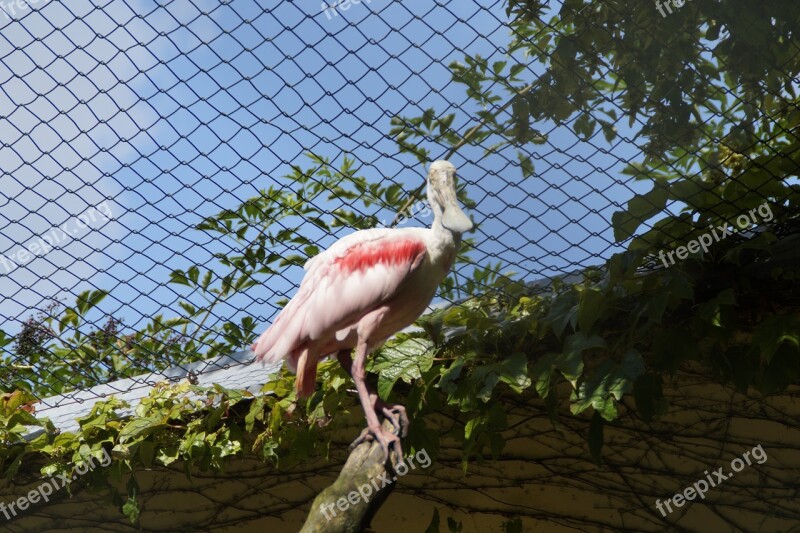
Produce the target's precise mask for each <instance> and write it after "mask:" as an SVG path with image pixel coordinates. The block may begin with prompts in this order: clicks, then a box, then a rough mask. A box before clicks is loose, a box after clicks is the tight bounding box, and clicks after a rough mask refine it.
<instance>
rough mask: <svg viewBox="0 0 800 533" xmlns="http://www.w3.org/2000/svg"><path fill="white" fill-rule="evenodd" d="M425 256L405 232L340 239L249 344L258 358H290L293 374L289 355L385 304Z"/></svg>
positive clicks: (293, 361)
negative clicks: (272, 319) (256, 338)
mask: <svg viewBox="0 0 800 533" xmlns="http://www.w3.org/2000/svg"><path fill="white" fill-rule="evenodd" d="M426 253H427V247H426V245H425V242H424V241H423V239H422V238H421V237H420V236H419V235H418V234H416V233H414V232H412V231H407V230H397V229H384V228H380V229H371V230H363V231H358V232H355V233H353V234H351V235H348V236H346V237H344V238H342V239H340V240H338V241H337V242H335V243H334V244H333V245H332V246H331V247H330V248H329V249H327V250H325V251H324V252H322V253H321V254H319V255H317V256H316V257H313V258H311V259H310V260H309V261H308V262H307V263H306V265H305V269H306V275H305V277H304V278H303V281H302V282H301V283H300V288H299V290H298V291H297V294H296V295H295V296H294V298H292V299H291V301H290V302H289V303H288V304H286V307H285V308H284V309H283V310H282V311H281V312H280V314H279V315H278V317H277V318H276V319H275V321H274V322H273V323H272V325H271V326H270V327H269V328H268V329H267V330H266V331H265V332H264V333H263V334H262V335H261V337H259V338H258V340H257V341H256V342H255V343H254V344H253V347H252V348H253V351H254V352H255V354H256V359H257V360H260V361H264V362H268V363H274V362H277V361H279V360H281V359H287V358H288V365H287V366H288V367H289V368H290V370H292V371H295V370H296V365H297V361H296V358H297V355H295V356H294V357H290V356H291V355H292V354H294V353H295V352H296V351H298V349H300V348H302V347H303V346H304V345H306V344H307V343H308V342H309V341H315V340H319V339H322V338H323V337H325V336H330V335H332V334H333V333H335V332H336V331H338V330H339V329H342V328H345V327H347V326H350V325H351V324H353V323H354V322H356V321H358V320H359V319H360V318H361V317H362V316H364V315H365V314H366V313H368V312H369V311H372V310H373V309H376V308H377V307H379V306H380V305H381V304H382V303H383V302H385V301H387V300H389V299H390V298H391V297H392V296H393V295H395V294H396V292H397V290H398V288H400V286H401V285H402V283H403V281H404V280H406V279H407V278H408V276H409V274H411V273H412V272H413V271H414V270H415V269H416V268H417V267H418V266H419V265H420V264H421V263H422V259H423V258H424V257H425V254H426ZM321 355H327V354H321Z"/></svg>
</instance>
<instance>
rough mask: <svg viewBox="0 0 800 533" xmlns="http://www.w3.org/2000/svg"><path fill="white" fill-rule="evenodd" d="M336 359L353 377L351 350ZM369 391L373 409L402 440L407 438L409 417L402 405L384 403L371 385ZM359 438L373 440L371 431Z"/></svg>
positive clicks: (363, 433) (343, 352) (343, 351)
mask: <svg viewBox="0 0 800 533" xmlns="http://www.w3.org/2000/svg"><path fill="white" fill-rule="evenodd" d="M336 358H337V359H338V360H339V363H340V364H341V365H342V367H344V369H345V370H346V371H347V373H348V374H349V375H350V377H353V372H352V366H353V359H352V357H350V350H340V351H339V352H338V353H337V354H336ZM367 390H368V391H369V399H370V404H371V405H372V409H373V410H374V411H375V412H380V413H381V414H383V416H385V417H386V418H387V419H388V420H389V421H390V422H391V423H392V426H394V429H395V433H396V434H397V435H400V438H401V439H404V438H406V436H407V435H408V415H407V414H406V408H405V407H403V406H402V405H400V404H394V403H386V402H384V401H383V400H381V399H380V397H379V396H378V393H377V392H375V391H374V390H372V388H371V387H370V386H369V384H367ZM359 438H360V439H361V441H360V442H363V441H364V440H367V439H370V438H372V435H371V434H370V433H369V429H365V430H364V432H362V434H361V437H359Z"/></svg>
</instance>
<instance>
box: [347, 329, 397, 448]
mask: <svg viewBox="0 0 800 533" xmlns="http://www.w3.org/2000/svg"><path fill="white" fill-rule="evenodd" d="M368 352H369V349H368V345H367V341H365V340H361V339H359V341H358V346H356V357H355V359H353V366H352V367H351V374H350V375H351V376H353V381H354V382H355V384H356V390H357V391H358V399H359V400H360V401H361V407H362V409H364V415H366V417H367V430H368V432H369V433H371V434H372V436H373V437H374V438H375V440H377V441H378V443H379V444H380V445H381V448H383V455H384V458H383V460H384V461H386V460H388V459H389V445H391V446H392V448H393V449H394V451H395V453H396V454H397V459H398V460H400V461H402V459H403V449H402V446H401V444H400V437H398V436H397V435H395V434H394V433H390V432H387V431H384V430H383V428H382V427H381V423H380V421H379V420H378V414H377V412H376V409H375V403H376V402H377V400H378V398H377V395H374V393H373V394H370V391H369V390H368V389H367V383H366V380H365V379H364V378H365V372H364V364H365V362H366V359H367V353H368ZM365 438H366V437H365V433H362V434H361V436H360V437H359V438H358V439H356V440H355V442H354V443H353V444H354V445H356V446H357V445H358V444H360V443H361V442H363V441H364V440H365Z"/></svg>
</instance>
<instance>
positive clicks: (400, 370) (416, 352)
mask: <svg viewBox="0 0 800 533" xmlns="http://www.w3.org/2000/svg"><path fill="white" fill-rule="evenodd" d="M432 365H433V343H432V342H431V341H430V340H428V339H408V340H406V341H403V342H401V343H400V344H397V345H394V346H390V347H387V348H384V349H383V350H381V351H380V353H379V354H378V356H377V357H376V358H375V360H374V363H373V365H372V368H371V370H372V371H373V372H377V373H378V394H379V395H380V397H381V398H383V399H387V398H388V397H389V394H390V393H391V392H392V389H393V388H394V385H395V383H397V380H398V379H402V380H403V381H405V382H406V383H409V384H410V383H411V382H412V381H413V380H415V379H419V378H420V377H421V375H422V372H427V371H428V370H429V369H430V368H431V366H432Z"/></svg>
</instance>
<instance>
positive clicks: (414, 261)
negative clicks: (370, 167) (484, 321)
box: [252, 161, 472, 459]
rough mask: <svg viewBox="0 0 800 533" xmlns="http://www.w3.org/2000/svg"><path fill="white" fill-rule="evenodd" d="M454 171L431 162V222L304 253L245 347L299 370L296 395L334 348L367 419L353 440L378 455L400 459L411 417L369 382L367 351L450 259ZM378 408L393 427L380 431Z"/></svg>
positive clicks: (459, 220)
mask: <svg viewBox="0 0 800 533" xmlns="http://www.w3.org/2000/svg"><path fill="white" fill-rule="evenodd" d="M455 178H456V167H455V166H453V165H452V164H450V163H449V162H448V161H435V162H434V163H432V164H431V167H430V170H429V172H428V180H427V181H428V183H427V185H428V201H429V202H430V205H431V207H432V209H433V213H434V218H433V224H432V225H431V228H430V229H427V228H400V229H397V228H395V229H389V228H375V229H367V230H361V231H356V232H355V233H352V234H350V235H347V236H345V237H343V238H341V239H339V240H338V241H336V242H335V243H334V244H333V245H332V246H331V247H330V248H328V249H327V250H325V251H324V252H321V253H320V254H318V255H317V256H315V257H313V258H311V259H309V260H308V262H307V263H306V264H305V271H306V273H305V276H304V277H303V280H302V281H301V283H300V288H299V289H298V291H297V294H295V296H294V297H293V298H292V299H291V300H290V301H289V303H288V304H286V307H284V308H283V310H282V311H281V312H280V313H279V314H278V317H277V318H276V319H275V321H274V322H273V323H272V325H271V326H270V327H269V328H268V329H267V330H266V331H265V332H264V333H263V334H262V335H261V336H260V337H259V338H258V340H257V341H256V342H255V343H254V344H253V346H252V349H253V351H254V352H255V355H256V359H257V360H259V361H262V362H268V363H275V362H277V361H279V360H281V359H285V360H286V365H287V367H288V368H289V370H291V371H293V372H296V373H297V381H296V389H297V394H298V396H299V397H307V396H310V395H311V394H312V393H313V392H314V386H315V383H316V374H317V363H318V362H319V360H320V359H322V358H324V357H327V356H330V355H334V354H335V355H336V357H337V358H338V360H339V362H340V363H341V364H342V365H343V366H344V367H345V369H346V370H347V371H348V372H349V373H350V375H351V376H352V378H353V381H354V382H355V385H356V389H357V390H358V398H359V400H360V402H361V406H362V408H363V409H364V414H365V415H366V418H367V428H366V429H365V430H364V432H362V434H361V436H360V437H359V438H358V439H356V441H355V442H354V443H353V445H357V444H358V443H360V442H362V441H364V440H369V439H370V438H371V437H374V438H375V439H376V440H377V441H378V442H379V443H380V445H381V447H382V448H383V451H384V455H385V459H388V456H389V446H390V445H391V446H392V447H393V449H394V450H395V451H396V452H397V457H398V459H400V458H402V450H401V446H400V438H399V436H398V435H401V436H405V433H406V431H407V428H408V418H407V417H406V414H405V408H403V407H402V406H399V405H390V404H386V403H384V402H383V401H382V400H381V399H380V398H379V397H378V395H377V394H376V393H375V392H374V391H372V390H370V388H368V387H367V384H366V381H365V380H364V364H365V361H366V357H367V355H368V354H369V353H370V352H371V351H372V350H373V349H375V348H377V347H379V346H381V345H382V344H383V342H384V341H386V339H388V338H389V337H390V336H391V335H393V334H395V333H397V332H398V331H400V330H401V329H403V328H405V327H406V326H409V325H410V324H411V323H413V322H414V320H416V319H417V318H418V317H419V316H420V315H421V314H422V313H423V312H424V311H425V309H426V308H427V306H428V304H429V303H430V301H431V299H432V298H433V296H434V294H435V292H436V288H437V287H438V286H439V284H440V283H441V282H442V281H443V280H444V278H445V276H446V275H447V272H448V271H449V270H450V267H451V266H452V265H453V261H454V260H455V257H456V253H457V252H458V246H459V244H460V242H461V234H462V233H464V232H465V231H468V230H470V229H472V221H471V220H470V219H469V218H468V217H467V215H465V214H464V212H463V211H462V210H461V208H460V207H459V205H458V201H457V199H456V188H455ZM353 348H355V357H353V358H351V356H350V353H351V350H352V349H353ZM379 414H382V415H383V416H385V417H387V418H388V419H389V420H390V421H391V422H392V425H393V426H394V429H395V432H396V433H392V432H388V431H384V430H383V428H382V426H381V424H380V422H379V419H378V416H379Z"/></svg>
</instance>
